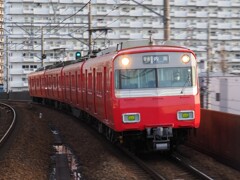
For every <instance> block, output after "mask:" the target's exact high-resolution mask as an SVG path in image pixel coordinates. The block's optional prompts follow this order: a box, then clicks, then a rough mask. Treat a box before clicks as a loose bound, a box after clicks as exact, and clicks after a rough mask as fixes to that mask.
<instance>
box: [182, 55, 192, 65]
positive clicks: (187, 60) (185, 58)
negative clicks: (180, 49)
mask: <svg viewBox="0 0 240 180" xmlns="http://www.w3.org/2000/svg"><path fill="white" fill-rule="evenodd" d="M181 60H182V62H183V63H184V64H187V63H189V61H190V56H189V55H187V54H184V55H183V56H182V58H181Z"/></svg>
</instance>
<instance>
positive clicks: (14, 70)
mask: <svg viewBox="0 0 240 180" xmlns="http://www.w3.org/2000/svg"><path fill="white" fill-rule="evenodd" d="M22 73H23V70H22V69H10V70H9V74H15V75H18V74H22Z"/></svg>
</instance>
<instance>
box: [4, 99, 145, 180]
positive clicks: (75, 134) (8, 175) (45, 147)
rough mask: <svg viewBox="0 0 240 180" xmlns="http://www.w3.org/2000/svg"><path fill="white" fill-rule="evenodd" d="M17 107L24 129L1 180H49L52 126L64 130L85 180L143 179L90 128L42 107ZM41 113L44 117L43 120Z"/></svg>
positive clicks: (14, 146)
mask: <svg viewBox="0 0 240 180" xmlns="http://www.w3.org/2000/svg"><path fill="white" fill-rule="evenodd" d="M12 104H13V103H12ZM14 104H15V105H14V107H16V109H17V114H18V123H21V126H20V128H19V130H18V133H17V136H16V137H15V139H14V140H13V142H12V143H11V146H10V147H9V150H8V152H7V153H6V155H5V156H4V157H1V158H0V179H1V180H2V179H3V180H5V179H6V180H9V179H11V180H13V179H16V180H20V179H24V180H28V179H29V180H30V179H31V180H33V179H34V180H35V179H40V180H41V179H44V180H46V179H48V178H49V174H50V172H51V168H50V164H51V160H50V156H51V154H52V153H53V148H52V143H53V137H52V133H51V131H50V128H49V123H51V124H53V125H54V126H55V127H57V128H58V129H59V130H60V133H61V135H62V136H63V139H64V141H65V142H66V143H67V144H69V146H70V147H72V148H73V150H74V152H75V155H77V157H78V158H79V160H80V166H81V170H82V176H83V177H84V179H88V180H91V179H102V180H104V179H106V180H107V179H113V180H114V179H115V180H121V179H141V178H139V177H138V175H136V174H133V173H132V172H131V170H129V169H131V168H129V169H128V166H126V165H125V161H124V160H123V159H122V157H119V156H118V155H117V154H114V153H112V151H111V149H110V148H108V146H107V145H106V144H107V143H106V142H104V141H102V139H96V137H94V135H93V134H91V131H90V132H89V130H87V129H89V128H86V125H85V124H83V123H81V122H79V121H77V120H75V118H73V117H71V116H68V115H65V114H63V113H61V112H58V111H55V110H49V109H48V108H45V107H42V106H38V105H33V106H32V107H31V108H30V106H29V105H28V104H24V103H20V104H19V103H14ZM39 113H42V118H41V119H40V118H39ZM94 133H95V132H94Z"/></svg>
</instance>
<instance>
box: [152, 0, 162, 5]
mask: <svg viewBox="0 0 240 180" xmlns="http://www.w3.org/2000/svg"><path fill="white" fill-rule="evenodd" d="M152 5H157V6H163V1H159V0H152Z"/></svg>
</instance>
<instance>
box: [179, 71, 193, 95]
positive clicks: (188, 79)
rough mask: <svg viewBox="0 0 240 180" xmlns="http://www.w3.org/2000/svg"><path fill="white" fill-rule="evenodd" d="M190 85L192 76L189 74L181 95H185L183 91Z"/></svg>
mask: <svg viewBox="0 0 240 180" xmlns="http://www.w3.org/2000/svg"><path fill="white" fill-rule="evenodd" d="M189 83H191V78H190V74H188V77H187V80H186V82H185V83H184V86H183V87H182V90H181V92H180V93H181V94H183V90H184V89H185V87H186V86H187V85H188V84H189Z"/></svg>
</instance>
